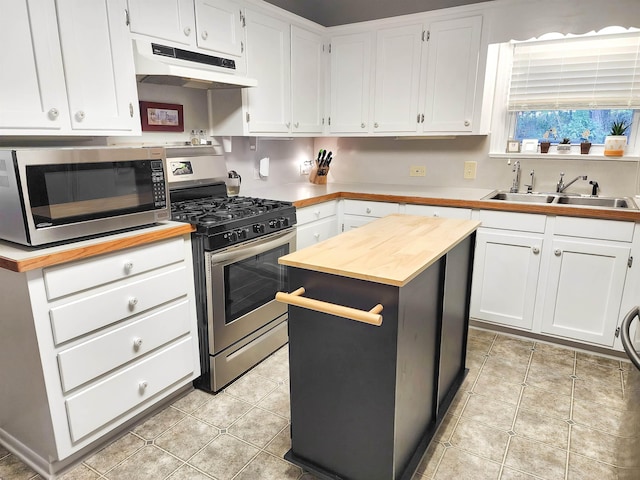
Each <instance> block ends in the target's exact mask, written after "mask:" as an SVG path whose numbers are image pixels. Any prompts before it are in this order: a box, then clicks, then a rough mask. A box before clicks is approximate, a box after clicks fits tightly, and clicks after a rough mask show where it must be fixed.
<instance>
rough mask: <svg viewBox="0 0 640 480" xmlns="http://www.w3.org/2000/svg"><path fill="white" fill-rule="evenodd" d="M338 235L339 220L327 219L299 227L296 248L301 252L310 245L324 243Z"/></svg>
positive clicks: (334, 218) (335, 218)
mask: <svg viewBox="0 0 640 480" xmlns="http://www.w3.org/2000/svg"><path fill="white" fill-rule="evenodd" d="M337 234H338V218H337V217H335V216H334V217H333V218H325V219H323V220H319V221H317V222H313V223H310V224H308V225H304V226H302V227H298V229H297V238H296V246H297V249H298V250H301V249H303V248H305V247H308V246H310V245H315V244H316V243H319V242H322V241H323V240H326V239H327V238H330V237H333V236H334V235H337Z"/></svg>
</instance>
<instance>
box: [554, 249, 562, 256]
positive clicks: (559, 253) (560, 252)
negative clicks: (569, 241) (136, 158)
mask: <svg viewBox="0 0 640 480" xmlns="http://www.w3.org/2000/svg"><path fill="white" fill-rule="evenodd" d="M553 254H554V255H555V256H556V257H559V256H560V255H562V250H560V249H559V248H556V249H555V250H554V251H553Z"/></svg>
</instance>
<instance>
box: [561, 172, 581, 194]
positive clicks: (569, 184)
mask: <svg viewBox="0 0 640 480" xmlns="http://www.w3.org/2000/svg"><path fill="white" fill-rule="evenodd" d="M586 179H587V176H586V175H578V176H577V177H576V178H574V179H573V180H571V181H570V182H569V183H567V184H565V183H564V172H560V180H558V184H557V185H556V192H558V193H562V192H564V191H565V190H566V189H567V188H568V187H569V186H571V185H572V184H573V183H574V182H576V181H578V180H586Z"/></svg>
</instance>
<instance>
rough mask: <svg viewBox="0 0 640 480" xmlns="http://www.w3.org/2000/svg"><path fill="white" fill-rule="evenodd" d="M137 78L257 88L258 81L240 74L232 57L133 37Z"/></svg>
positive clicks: (199, 85)
mask: <svg viewBox="0 0 640 480" xmlns="http://www.w3.org/2000/svg"><path fill="white" fill-rule="evenodd" d="M133 55H134V60H135V66H136V78H137V80H138V82H140V83H155V84H161V85H173V86H180V87H189V88H202V89H210V88H238V87H240V88H243V87H255V86H257V85H258V81H257V80H255V79H253V78H247V77H243V76H241V75H237V74H236V73H235V71H236V61H235V60H234V59H232V58H225V57H216V56H212V55H205V54H202V53H198V52H193V51H189V50H182V49H180V48H174V47H170V46H167V45H162V44H159V43H153V42H150V41H146V40H137V39H136V40H133Z"/></svg>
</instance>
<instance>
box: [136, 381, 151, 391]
mask: <svg viewBox="0 0 640 480" xmlns="http://www.w3.org/2000/svg"><path fill="white" fill-rule="evenodd" d="M148 386H149V383H148V382H147V381H146V380H142V381H141V382H140V383H138V389H139V390H140V392H144V391H145V390H146V389H147V387H148Z"/></svg>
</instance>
